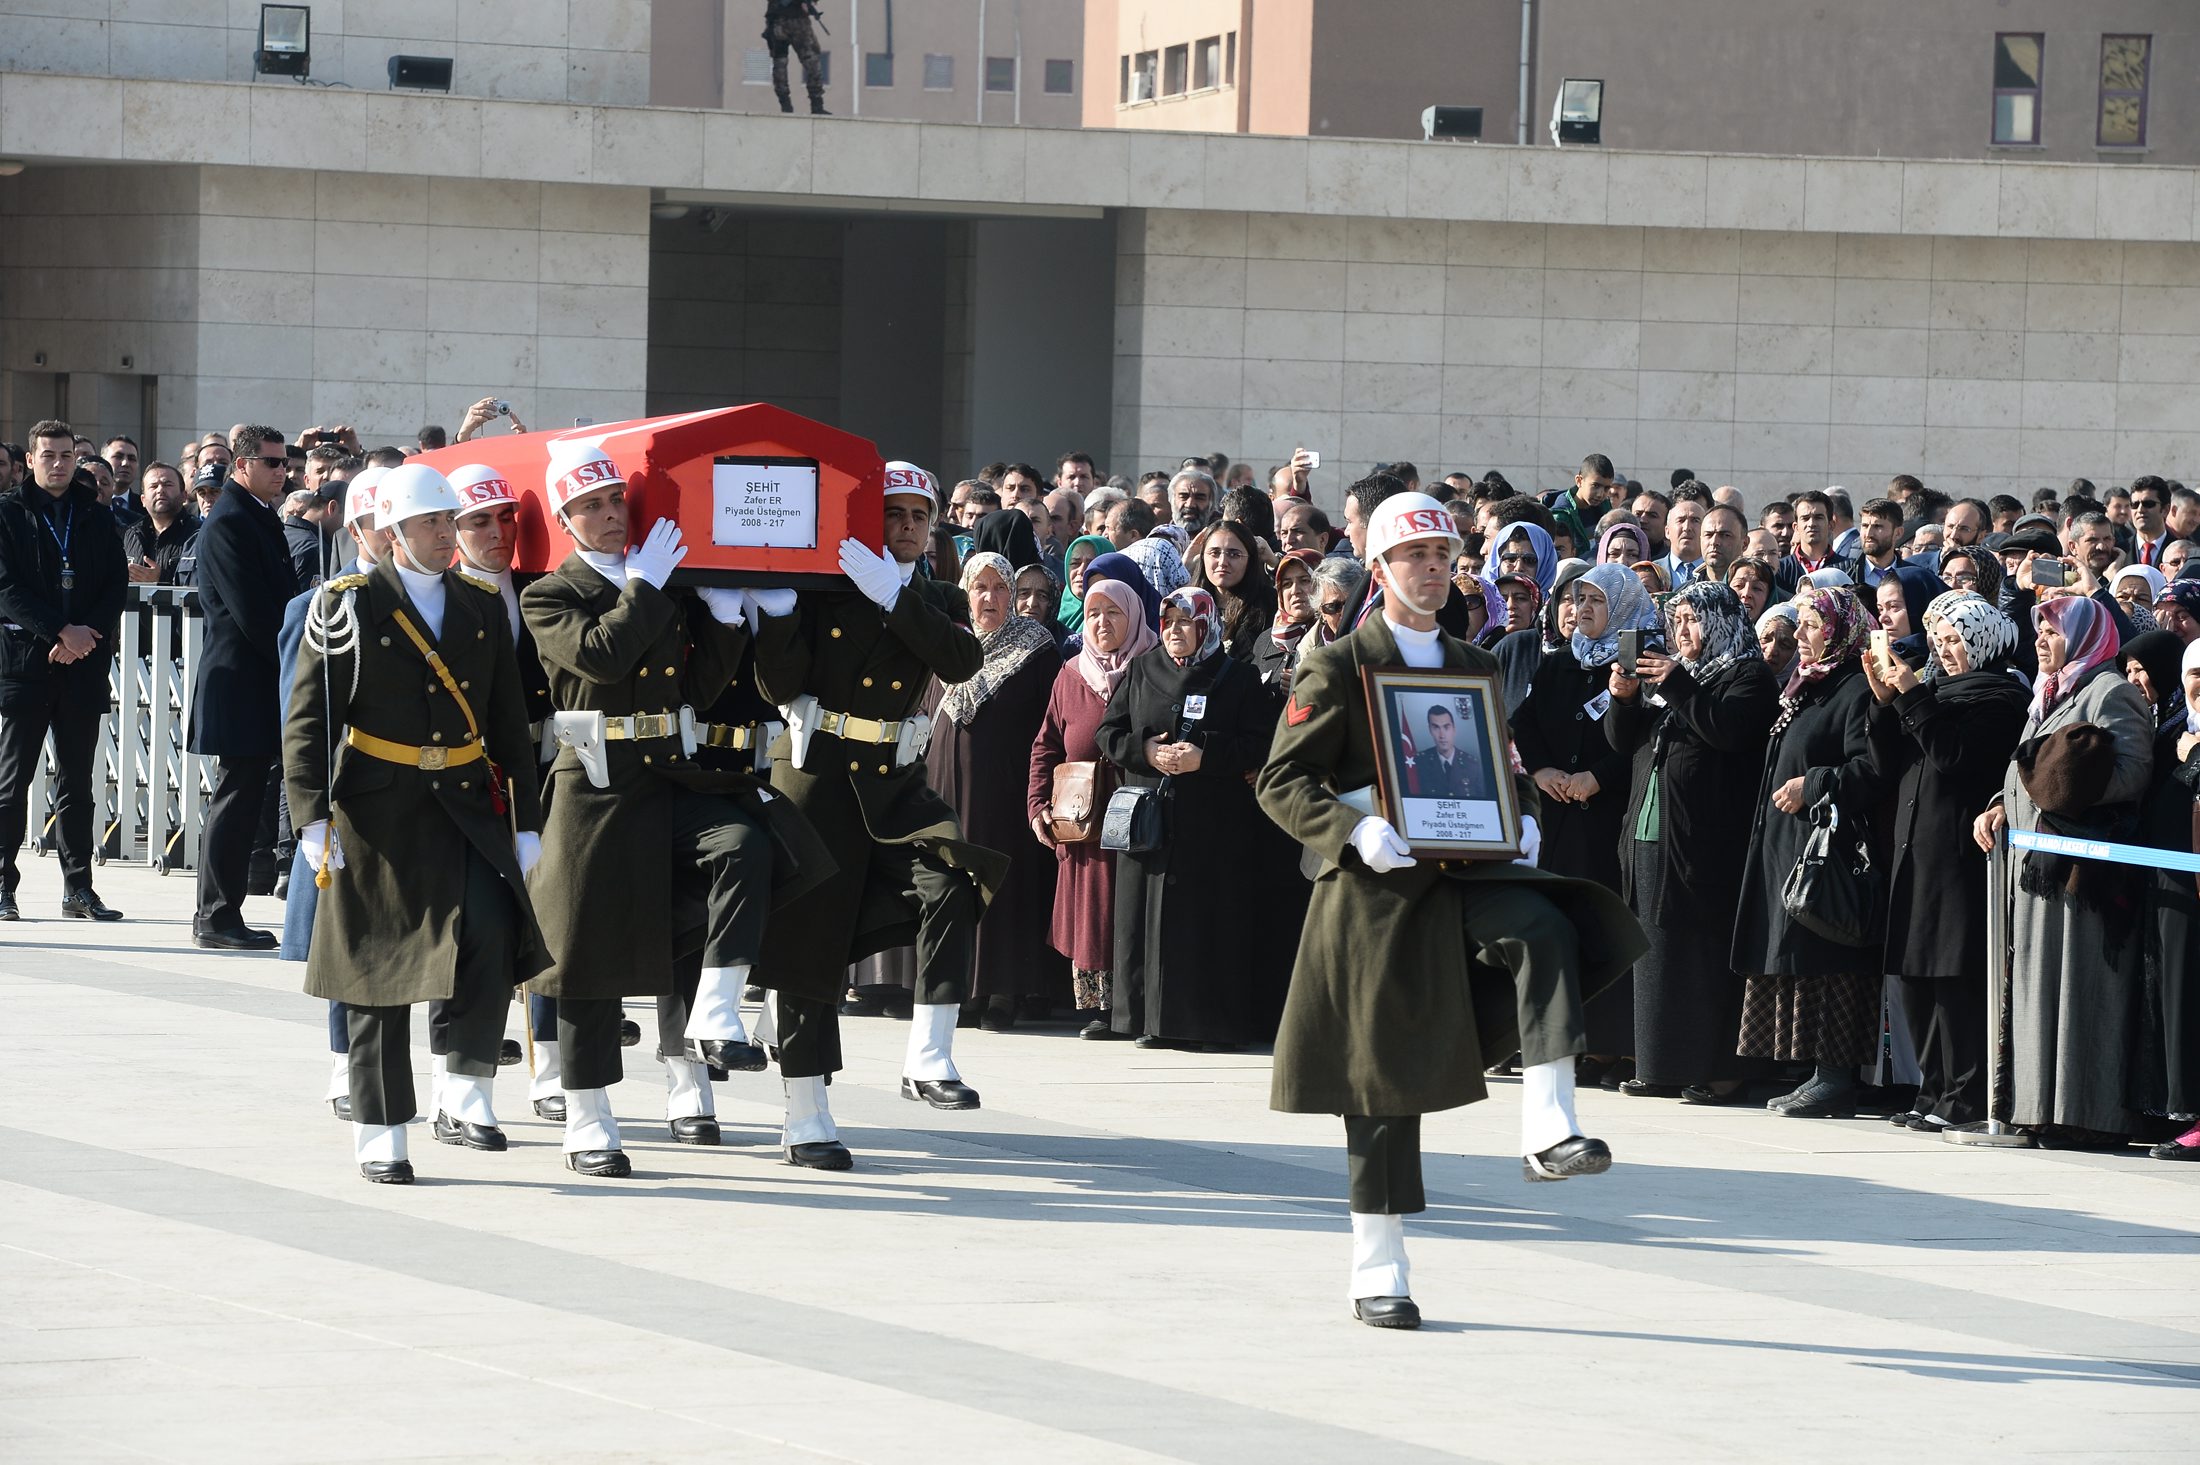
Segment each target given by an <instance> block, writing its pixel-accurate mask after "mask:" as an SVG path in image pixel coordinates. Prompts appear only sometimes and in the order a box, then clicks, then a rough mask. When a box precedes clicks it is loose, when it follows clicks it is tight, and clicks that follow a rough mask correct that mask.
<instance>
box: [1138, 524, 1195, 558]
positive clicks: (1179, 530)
mask: <svg viewBox="0 0 2200 1465" xmlns="http://www.w3.org/2000/svg"><path fill="white" fill-rule="evenodd" d="M1146 537H1147V538H1148V539H1166V540H1167V541H1169V543H1170V544H1171V545H1172V546H1174V547H1175V549H1176V553H1177V557H1178V558H1179V559H1181V558H1183V557H1184V556H1185V555H1187V554H1190V553H1191V551H1192V531H1191V530H1189V529H1186V528H1185V527H1184V526H1183V525H1182V524H1156V525H1154V526H1153V528H1152V529H1151V530H1149V531H1147V534H1146Z"/></svg>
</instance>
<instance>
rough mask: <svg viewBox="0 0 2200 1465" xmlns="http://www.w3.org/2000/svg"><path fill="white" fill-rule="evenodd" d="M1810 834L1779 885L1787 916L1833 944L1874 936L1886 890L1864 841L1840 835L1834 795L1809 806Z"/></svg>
mask: <svg viewBox="0 0 2200 1465" xmlns="http://www.w3.org/2000/svg"><path fill="white" fill-rule="evenodd" d="M1810 824H1811V829H1810V837H1809V838H1808V839H1806V840H1805V841H1803V852H1802V854H1801V855H1799V856H1797V857H1796V861H1795V868H1794V869H1792V870H1790V871H1789V872H1788V877H1787V883H1786V884H1785V885H1783V886H1782V887H1781V888H1780V905H1781V907H1782V909H1784V910H1785V911H1786V912H1787V916H1788V919H1789V920H1791V921H1793V922H1795V924H1797V925H1798V926H1801V927H1802V928H1803V929H1804V930H1806V931H1809V932H1812V933H1813V934H1815V935H1818V936H1822V937H1824V938H1825V939H1826V940H1828V941H1831V942H1833V943H1834V944H1835V945H1837V946H1870V945H1872V944H1874V943H1875V942H1877V941H1878V939H1879V937H1880V934H1881V930H1882V926H1883V922H1884V915H1883V911H1884V907H1885V902H1886V892H1885V889H1884V886H1883V881H1882V879H1881V876H1880V873H1879V868H1878V866H1877V865H1875V864H1874V863H1873V861H1872V856H1871V851H1870V850H1869V849H1867V848H1865V845H1864V841H1862V840H1860V839H1859V840H1855V841H1850V840H1846V839H1843V838H1841V837H1840V834H1839V831H1840V828H1841V813H1840V810H1838V809H1836V808H1835V807H1834V804H1833V797H1832V795H1830V794H1829V795H1827V796H1826V797H1824V798H1821V799H1820V800H1819V801H1818V802H1817V803H1815V804H1813V805H1811V807H1810Z"/></svg>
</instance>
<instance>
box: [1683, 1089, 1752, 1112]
mask: <svg viewBox="0 0 2200 1465" xmlns="http://www.w3.org/2000/svg"><path fill="white" fill-rule="evenodd" d="M1748 1098H1749V1085H1748V1084H1739V1083H1738V1084H1736V1085H1734V1087H1732V1088H1730V1089H1727V1090H1725V1091H1724V1092H1721V1091H1720V1090H1718V1089H1715V1088H1713V1087H1711V1085H1709V1084H1705V1083H1692V1084H1690V1085H1689V1086H1688V1087H1687V1088H1685V1089H1682V1090H1681V1102H1682V1103H1683V1104H1708V1105H1711V1106H1712V1107H1714V1108H1722V1109H1723V1108H1731V1107H1732V1106H1734V1105H1736V1104H1739V1103H1742V1102H1744V1101H1746V1100H1747V1099H1748Z"/></svg>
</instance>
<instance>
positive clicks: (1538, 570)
mask: <svg viewBox="0 0 2200 1465" xmlns="http://www.w3.org/2000/svg"><path fill="white" fill-rule="evenodd" d="M1523 536H1524V537H1526V539H1527V541H1528V548H1530V549H1532V550H1534V551H1535V588H1536V589H1538V590H1540V591H1542V592H1543V598H1544V599H1545V600H1549V599H1550V598H1551V591H1552V589H1553V587H1554V586H1555V585H1556V583H1557V580H1558V546H1557V545H1555V544H1553V543H1551V536H1550V535H1549V534H1547V533H1545V532H1544V530H1543V527H1542V526H1541V525H1540V524H1530V523H1527V522H1526V521H1524V520H1523V521H1519V522H1516V523H1511V524H1507V525H1506V526H1505V527H1504V528H1502V529H1500V530H1498V531H1497V533H1496V535H1495V536H1494V537H1495V540H1496V542H1495V543H1494V544H1492V545H1491V546H1490V563H1491V564H1493V565H1496V566H1497V567H1498V569H1499V570H1503V569H1504V563H1503V556H1504V553H1505V546H1506V545H1508V544H1510V543H1512V542H1513V541H1514V540H1515V539H1519V538H1522V537H1523ZM1514 629H1516V630H1517V629H1519V628H1518V627H1515V628H1514Z"/></svg>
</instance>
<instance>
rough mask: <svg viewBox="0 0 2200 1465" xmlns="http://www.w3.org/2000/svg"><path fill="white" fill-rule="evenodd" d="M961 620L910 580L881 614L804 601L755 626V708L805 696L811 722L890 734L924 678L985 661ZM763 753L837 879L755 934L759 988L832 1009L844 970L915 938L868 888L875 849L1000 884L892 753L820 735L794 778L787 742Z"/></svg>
mask: <svg viewBox="0 0 2200 1465" xmlns="http://www.w3.org/2000/svg"><path fill="white" fill-rule="evenodd" d="M968 618H969V602H968V601H967V600H966V599H965V598H964V597H963V594H962V592H961V591H959V590H956V589H954V588H952V587H950V586H947V585H942V584H940V583H939V582H938V581H935V580H929V579H926V578H924V577H922V576H918V577H916V578H915V579H912V580H911V581H910V582H909V583H908V584H907V585H905V586H903V587H902V592H901V595H900V596H899V597H898V598H897V599H896V600H895V602H894V608H893V609H892V610H891V611H886V610H881V609H880V608H879V607H878V606H877V605H876V604H875V603H874V602H872V601H871V600H870V599H869V598H868V597H866V596H863V595H858V594H854V593H850V592H826V593H822V594H815V595H813V594H804V595H803V597H802V600H801V604H800V606H799V607H798V608H797V610H796V613H795V614H794V615H792V616H784V617H778V616H768V617H766V618H765V620H764V623H763V625H762V627H761V628H760V629H759V630H758V632H757V645H756V675H757V678H758V680H759V681H761V682H762V683H763V687H764V695H766V696H767V697H769V698H771V699H772V701H774V702H776V703H778V704H780V705H781V706H786V705H787V704H788V703H791V702H792V701H794V699H795V698H797V697H799V696H801V695H803V694H804V693H808V694H810V695H812V696H815V697H816V698H817V701H818V706H819V708H820V709H821V710H823V711H827V712H845V713H847V714H849V715H850V716H853V717H865V718H874V719H877V720H879V721H882V722H893V721H899V720H900V719H902V718H906V717H910V716H913V715H915V714H916V713H917V712H919V711H920V710H922V706H923V702H924V694H925V688H926V686H927V684H928V683H929V682H930V680H931V679H932V678H933V677H935V676H936V677H938V678H939V679H940V680H941V681H943V682H947V683H954V682H961V681H967V680H969V679H970V678H971V677H973V676H976V675H977V673H978V668H979V667H980V666H981V665H983V664H984V660H985V657H984V653H983V652H982V651H980V650H979V647H978V638H977V636H976V635H975V634H973V633H972V632H971V631H970V630H969V628H968V626H967V625H966V624H963V623H964V622H966V621H967V620H968ZM771 751H772V786H773V787H774V788H776V789H778V790H779V791H781V792H782V793H784V794H786V795H787V797H788V799H789V800H791V801H792V802H793V803H794V804H795V806H796V807H798V808H799V809H801V811H802V812H803V813H804V814H806V815H808V816H809V820H810V823H811V824H812V825H813V826H814V827H815V828H816V830H817V832H818V834H819V836H820V837H822V838H823V839H824V841H825V842H826V845H827V846H828V847H829V848H830V849H831V850H832V852H833V858H834V860H835V861H836V862H837V865H838V869H837V870H836V871H835V873H834V875H833V877H832V878H831V879H830V880H828V881H826V882H825V883H824V884H823V885H821V886H820V887H818V888H817V889H816V890H815V891H813V892H811V893H810V894H809V895H807V896H805V897H804V898H803V899H802V900H800V901H798V902H796V903H794V904H793V905H790V906H789V907H788V908H787V913H786V916H785V918H784V919H778V920H774V921H773V923H772V925H771V928H770V929H769V930H768V931H766V932H765V933H764V954H763V956H762V958H761V959H760V960H759V961H758V962H757V980H758V981H759V982H760V983H762V984H763V985H764V986H767V987H771V988H774V989H776V990H779V991H782V992H786V993H788V994H790V995H792V996H797V997H807V998H811V999H813V1000H818V1001H823V1000H826V999H829V998H834V997H837V996H839V995H840V991H841V989H842V987H843V986H844V985H845V984H846V981H847V969H848V966H849V964H850V963H851V962H857V961H861V960H862V959H863V958H864V957H867V956H871V955H874V954H876V953H878V952H881V951H884V950H886V949H887V948H889V947H893V946H904V945H907V944H909V943H910V942H911V941H913V940H915V939H916V917H915V915H914V913H913V912H912V911H911V910H910V909H909V906H908V903H907V902H906V901H905V900H904V899H903V898H902V895H901V892H900V891H899V890H891V891H889V890H886V889H883V888H871V884H870V881H869V879H868V875H869V858H868V855H869V851H870V848H871V846H872V844H873V842H874V841H875V842H877V843H879V844H917V845H922V846H924V847H925V848H927V849H929V850H931V851H932V852H933V853H935V854H936V855H938V856H939V858H940V859H942V860H944V861H945V862H946V863H947V864H949V865H951V866H953V867H954V868H956V869H960V870H966V871H968V872H969V873H970V875H971V876H972V878H973V879H974V880H975V881H976V882H977V886H978V890H979V893H980V895H981V896H982V897H983V898H985V899H987V900H990V899H991V898H992V896H993V892H994V891H995V890H996V889H998V888H999V886H1000V883H1001V881H1002V880H1003V879H1004V878H1005V877H1006V875H1007V871H1008V864H1009V862H1008V859H1007V857H1006V856H1004V855H1002V854H1000V853H999V852H997V851H995V850H990V849H986V848H984V847H983V846H981V845H974V844H971V843H969V842H968V841H966V840H964V839H963V838H962V828H961V826H960V825H959V824H958V823H957V822H956V819H955V811H954V810H953V809H951V808H949V807H948V805H947V802H946V801H945V800H944V799H942V798H941V797H940V796H939V795H938V794H936V793H934V792H933V791H932V786H931V784H930V783H929V782H928V781H927V780H926V778H925V767H924V760H923V759H922V758H919V759H917V760H915V761H914V762H912V763H909V764H907V765H906V766H901V767H897V766H895V762H894V747H893V745H892V744H886V745H879V744H871V743H859V742H844V741H843V740H841V739H840V738H837V737H834V736H832V735H831V734H829V733H824V732H820V733H818V734H817V735H816V736H815V737H813V738H812V739H811V742H810V747H809V756H808V758H807V759H806V760H805V763H804V766H803V767H801V768H797V767H795V766H794V751H793V740H792V738H791V736H784V735H783V736H782V737H780V739H779V740H778V741H777V742H776V743H775V744H773V746H772V750H771ZM844 942H845V944H843V943H844Z"/></svg>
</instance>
